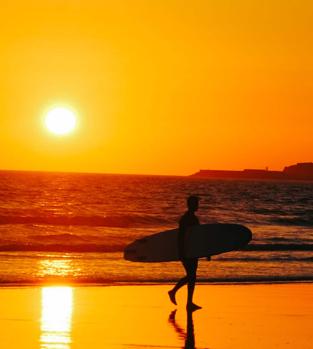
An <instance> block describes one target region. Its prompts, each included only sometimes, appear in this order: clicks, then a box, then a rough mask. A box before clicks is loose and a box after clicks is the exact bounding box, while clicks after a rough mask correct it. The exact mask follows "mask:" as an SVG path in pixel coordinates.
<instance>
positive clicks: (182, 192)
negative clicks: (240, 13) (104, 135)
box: [0, 171, 313, 284]
mask: <svg viewBox="0 0 313 349" xmlns="http://www.w3.org/2000/svg"><path fill="white" fill-rule="evenodd" d="M191 194H192V195H199V196H200V198H201V200H200V208H199V211H198V212H197V215H198V217H199V219H200V221H201V223H213V222H220V223H237V224H244V225H246V226H247V227H249V228H250V229H251V230H252V232H253V240H252V241H251V243H250V244H249V246H248V248H247V249H246V250H244V251H236V252H230V253H225V254H221V255H219V256H215V257H213V258H212V260H211V261H210V262H208V261H206V260H200V263H199V270H198V279H199V281H202V282H258V281H269V282H276V281H310V280H313V183H312V182H311V183H309V182H277V181H239V180H234V181H233V180H207V179H195V178H190V177H167V176H142V175H138V176H137V175H105V174H78V173H43V172H41V173H40V172H37V173H36V172H14V171H2V172H0V284H33V283H49V282H53V283H55V282H57V283H63V282H65V283H69V282H70V283H85V284H95V283H98V284H99V283H101V284H112V283H113V284H114V283H153V282H172V281H174V280H177V278H179V277H181V276H182V275H183V268H182V266H181V264H180V263H179V262H171V263H132V262H128V261H125V260H123V249H124V247H125V246H126V244H128V243H129V242H131V241H133V240H134V239H136V238H139V237H142V236H146V235H149V234H153V233H155V232H159V231H162V230H165V229H171V228H176V227H177V222H178V220H179V217H180V216H181V215H182V214H183V213H184V211H185V210H186V207H185V199H186V197H187V196H188V195H191Z"/></svg>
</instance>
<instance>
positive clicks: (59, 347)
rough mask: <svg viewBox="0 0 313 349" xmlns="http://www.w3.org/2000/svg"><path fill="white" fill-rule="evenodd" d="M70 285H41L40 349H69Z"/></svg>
mask: <svg viewBox="0 0 313 349" xmlns="http://www.w3.org/2000/svg"><path fill="white" fill-rule="evenodd" d="M72 309H73V289H72V287H43V288H42V293H41V336H40V343H41V346H40V348H41V349H70V346H71V328H72Z"/></svg>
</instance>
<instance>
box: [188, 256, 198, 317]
mask: <svg viewBox="0 0 313 349" xmlns="http://www.w3.org/2000/svg"><path fill="white" fill-rule="evenodd" d="M186 267H187V279H188V297H187V309H188V310H191V311H194V310H197V309H200V308H201V307H199V306H198V305H196V304H194V303H193V301H192V299H193V293H194V290H195V285H196V278H197V268H198V259H197V258H195V259H190V260H189V261H188V263H187V264H186Z"/></svg>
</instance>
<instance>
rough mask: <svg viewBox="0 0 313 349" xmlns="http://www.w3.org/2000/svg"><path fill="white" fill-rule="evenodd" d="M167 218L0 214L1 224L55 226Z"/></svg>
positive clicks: (151, 222)
mask: <svg viewBox="0 0 313 349" xmlns="http://www.w3.org/2000/svg"><path fill="white" fill-rule="evenodd" d="M168 223H169V222H168V221H167V220H166V219H163V218H159V217H156V216H150V215H120V216H107V217H102V216H54V215H46V216H0V224H43V225H55V226H92V227H95V226H99V227H100V226H103V227H116V228H130V227H142V226H162V225H164V224H168Z"/></svg>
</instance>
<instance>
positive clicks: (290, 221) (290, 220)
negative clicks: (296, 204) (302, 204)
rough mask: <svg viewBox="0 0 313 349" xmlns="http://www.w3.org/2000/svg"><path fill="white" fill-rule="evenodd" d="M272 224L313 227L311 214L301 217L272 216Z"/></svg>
mask: <svg viewBox="0 0 313 349" xmlns="http://www.w3.org/2000/svg"><path fill="white" fill-rule="evenodd" d="M270 222H271V223H272V224H273V223H274V224H279V225H287V226H304V227H313V216H312V215H307V216H303V217H273V218H271V219H270Z"/></svg>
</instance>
